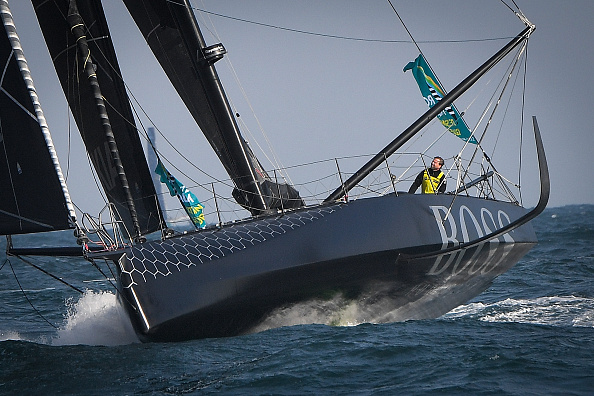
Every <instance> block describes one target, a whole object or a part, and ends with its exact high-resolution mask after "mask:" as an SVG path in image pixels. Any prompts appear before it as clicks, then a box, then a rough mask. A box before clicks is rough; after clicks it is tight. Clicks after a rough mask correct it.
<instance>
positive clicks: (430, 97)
mask: <svg viewBox="0 0 594 396" xmlns="http://www.w3.org/2000/svg"><path fill="white" fill-rule="evenodd" d="M407 70H412V73H413V76H414V77H415V80H417V84H418V85H419V88H420V89H421V94H422V95H423V99H425V102H426V103H427V105H428V106H429V108H432V107H433V106H435V105H436V104H437V102H439V101H440V100H442V99H443V97H444V96H445V91H444V90H443V88H442V87H441V85H439V82H438V81H437V78H436V77H435V75H434V74H433V72H432V71H431V68H429V65H427V62H426V61H425V58H424V57H423V54H421V55H419V56H418V57H417V59H415V60H414V62H409V63H408V64H407V65H406V66H405V67H404V69H403V71H405V72H406V71H407ZM437 118H439V121H441V123H442V124H443V126H445V127H446V128H447V129H448V130H449V131H450V132H452V133H453V134H454V135H456V136H458V137H459V138H460V139H462V140H464V141H465V142H466V141H469V142H470V143H473V144H477V141H476V139H475V138H474V136H471V133H470V130H469V129H468V125H466V122H464V119H463V118H462V117H461V116H460V113H458V110H457V109H456V106H454V104H453V103H452V104H451V105H449V106H448V107H446V108H445V109H444V110H443V111H442V112H441V113H439V114H438V115H437Z"/></svg>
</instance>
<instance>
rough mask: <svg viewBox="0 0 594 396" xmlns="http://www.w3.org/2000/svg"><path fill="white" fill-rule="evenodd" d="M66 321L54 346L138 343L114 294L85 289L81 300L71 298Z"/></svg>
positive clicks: (59, 330)
mask: <svg viewBox="0 0 594 396" xmlns="http://www.w3.org/2000/svg"><path fill="white" fill-rule="evenodd" d="M67 307H68V314H67V316H66V319H65V323H64V325H63V326H61V327H60V328H59V329H58V334H57V336H56V337H55V338H54V339H53V340H52V341H51V344H52V345H80V344H83V345H107V346H113V345H125V344H131V343H135V342H139V340H138V337H137V336H136V334H135V333H134V329H133V328H132V324H131V323H130V320H129V318H128V315H127V314H126V312H125V310H124V307H122V306H121V305H120V304H119V302H118V300H117V298H116V296H115V294H113V293H111V292H107V291H103V292H94V291H90V290H88V291H86V292H85V293H84V294H83V295H82V296H81V297H80V299H79V300H78V301H73V300H71V301H68V302H67Z"/></svg>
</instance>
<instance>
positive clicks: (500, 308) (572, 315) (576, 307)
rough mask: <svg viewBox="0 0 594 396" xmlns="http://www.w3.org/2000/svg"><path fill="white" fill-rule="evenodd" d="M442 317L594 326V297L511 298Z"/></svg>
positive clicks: (466, 306)
mask: <svg viewBox="0 0 594 396" xmlns="http://www.w3.org/2000/svg"><path fill="white" fill-rule="evenodd" d="M443 317H444V318H445V319H448V318H450V319H454V318H460V317H476V318H478V319H479V320H482V321H485V322H500V323H512V322H513V323H531V324H542V325H551V326H569V327H594V299H592V298H585V297H576V296H551V297H539V298H535V299H512V298H508V299H506V300H503V301H498V302H496V303H493V304H483V303H471V304H466V305H462V306H460V307H458V308H456V309H454V310H452V311H450V312H449V313H447V314H446V315H444V316H443Z"/></svg>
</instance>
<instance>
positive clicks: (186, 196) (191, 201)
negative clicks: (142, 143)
mask: <svg viewBox="0 0 594 396" xmlns="http://www.w3.org/2000/svg"><path fill="white" fill-rule="evenodd" d="M155 173H157V174H158V175H159V176H161V179H160V180H161V183H164V184H165V185H166V186H167V188H168V189H169V194H170V195H171V196H172V197H175V196H177V197H178V198H179V200H180V202H181V203H182V205H183V207H184V209H185V210H186V213H187V214H188V216H190V219H191V220H192V223H194V226H195V227H196V228H204V227H206V221H205V219H204V213H203V212H202V209H204V207H203V206H202V205H200V201H198V198H196V196H195V195H194V194H192V192H191V191H190V190H188V189H187V188H186V186H184V185H183V184H181V183H180V182H179V181H178V180H177V179H176V178H175V177H174V176H173V175H172V174H171V173H169V171H168V170H167V169H166V168H165V165H163V163H161V160H159V163H158V164H157V168H156V169H155Z"/></svg>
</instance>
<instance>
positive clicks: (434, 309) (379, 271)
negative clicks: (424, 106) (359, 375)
mask: <svg viewBox="0 0 594 396" xmlns="http://www.w3.org/2000/svg"><path fill="white" fill-rule="evenodd" d="M526 212H527V211H526V210H525V209H524V208H522V207H519V206H517V205H512V204H509V203H503V202H498V201H488V200H483V199H476V198H470V197H457V198H456V199H455V200H453V197H452V196H447V195H421V196H419V195H409V194H401V195H399V196H396V195H394V194H392V195H387V196H383V197H377V198H369V199H361V200H358V201H352V202H349V203H335V204H331V205H324V206H317V207H313V208H304V209H299V210H295V211H292V212H288V213H285V214H283V215H277V216H267V217H261V218H254V219H251V220H248V221H244V222H239V223H235V224H232V225H228V226H225V227H221V228H214V229H207V230H203V231H200V232H196V233H191V234H187V235H182V236H176V237H173V238H170V239H166V240H164V241H155V242H147V243H145V244H139V245H136V246H133V247H132V248H129V249H127V250H126V254H125V255H123V256H122V257H121V258H120V260H119V267H120V269H121V274H120V283H121V287H122V289H121V290H122V291H123V293H122V295H121V297H122V300H123V301H124V304H125V305H126V306H127V307H128V311H129V313H130V316H131V318H132V321H133V323H134V325H135V327H136V330H137V332H138V334H139V335H140V337H141V338H142V339H144V340H150V341H177V340H184V339H192V338H204V337H222V336H233V335H238V334H244V333H249V332H252V331H257V330H261V329H262V328H265V327H262V323H266V319H267V318H269V317H270V316H271V315H273V316H274V315H278V313H279V312H280V311H282V310H290V309H291V307H292V306H295V304H308V303H315V302H317V303H319V304H318V305H317V307H324V308H319V309H321V310H323V311H325V312H323V313H322V315H321V316H320V315H316V318H315V319H307V315H298V316H299V317H297V318H294V319H291V320H288V321H281V322H277V323H275V324H272V325H269V326H272V327H274V326H276V325H290V324H294V323H308V322H309V321H312V322H319V321H321V322H325V319H320V317H322V318H324V317H327V318H328V320H327V321H326V322H327V323H333V319H331V318H335V317H336V314H337V312H336V311H337V310H340V309H343V308H344V306H346V305H354V306H356V307H357V313H356V314H355V315H354V316H352V317H351V318H350V319H349V322H350V323H362V322H391V321H401V320H409V319H421V318H433V317H438V316H440V315H442V314H444V313H446V312H448V311H449V310H451V309H452V308H454V307H456V306H458V305H460V304H463V303H464V302H466V301H468V300H469V299H471V298H473V297H475V296H476V295H478V294H479V293H481V292H482V291H483V290H485V289H486V288H487V287H488V286H489V285H490V284H491V282H492V280H493V279H494V278H495V277H496V276H497V275H499V274H501V273H503V272H505V271H507V270H508V269H509V268H510V267H512V266H513V265H514V264H515V263H516V262H517V261H518V260H519V259H520V258H521V257H522V256H523V255H524V254H525V253H526V252H527V251H528V250H529V249H530V248H531V247H532V246H533V245H534V244H535V243H536V236H535V234H534V231H533V229H532V226H531V225H530V224H529V223H528V224H524V225H522V226H520V227H518V228H515V229H513V230H511V231H509V232H508V233H506V234H503V235H501V236H499V237H496V238H494V239H490V240H487V241H483V242H481V243H477V244H473V245H471V246H466V247H465V243H466V244H467V242H468V241H473V240H478V239H480V238H481V237H484V236H486V235H489V234H490V233H492V232H493V231H494V230H497V229H501V228H502V227H505V226H506V225H508V224H511V223H513V222H514V221H515V220H517V219H519V218H521V217H522V216H524V215H525V214H526ZM458 246H459V247H461V248H459V249H458V248H457V247H458ZM448 249H449V250H448ZM336 298H339V299H341V301H342V303H338V304H334V305H335V306H331V305H332V304H325V303H324V302H325V301H330V300H332V301H335V299H336Z"/></svg>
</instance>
